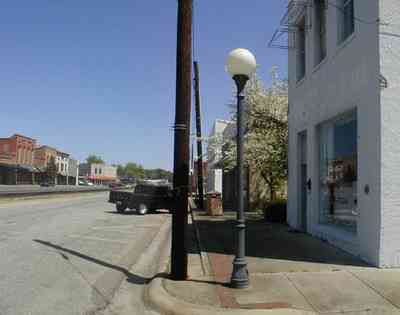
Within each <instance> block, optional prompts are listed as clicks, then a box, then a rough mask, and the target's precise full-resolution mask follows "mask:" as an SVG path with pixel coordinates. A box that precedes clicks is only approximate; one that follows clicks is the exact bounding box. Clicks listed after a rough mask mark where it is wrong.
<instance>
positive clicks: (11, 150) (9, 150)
mask: <svg viewBox="0 0 400 315" xmlns="http://www.w3.org/2000/svg"><path fill="white" fill-rule="evenodd" d="M16 162H17V144H16V139H13V138H1V139H0V163H5V164H16Z"/></svg>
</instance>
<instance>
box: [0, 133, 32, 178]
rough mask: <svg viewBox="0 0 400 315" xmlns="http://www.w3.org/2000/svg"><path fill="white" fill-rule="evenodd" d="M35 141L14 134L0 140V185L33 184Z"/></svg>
mask: <svg viewBox="0 0 400 315" xmlns="http://www.w3.org/2000/svg"><path fill="white" fill-rule="evenodd" d="M35 145H36V140H35V139H32V138H29V137H26V136H23V135H20V134H15V135H13V136H11V137H9V138H0V184H3V185H16V184H33V183H34V182H35V175H34V174H35V173H36V172H37V170H36V169H35V168H34V166H33V151H34V148H35Z"/></svg>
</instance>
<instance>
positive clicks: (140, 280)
mask: <svg viewBox="0 0 400 315" xmlns="http://www.w3.org/2000/svg"><path fill="white" fill-rule="evenodd" d="M33 241H34V242H36V243H39V244H41V245H44V246H47V247H51V248H53V249H55V250H57V251H58V252H59V254H60V255H61V256H62V257H63V258H64V259H65V260H69V257H68V255H66V254H70V255H73V256H76V257H79V258H81V259H84V260H86V261H90V262H92V263H95V264H98V265H100V266H103V267H107V268H110V269H113V270H116V271H119V272H121V273H123V274H124V275H125V276H126V278H127V279H126V281H128V282H130V283H133V284H139V285H146V284H148V283H150V282H151V281H152V280H153V279H155V278H168V277H169V275H168V274H167V273H157V274H156V275H154V276H153V277H149V278H148V277H142V276H139V275H136V274H133V273H131V272H130V271H129V270H128V269H126V268H124V267H121V266H117V265H114V264H111V263H109V262H106V261H104V260H101V259H98V258H94V257H91V256H88V255H85V254H82V253H80V252H77V251H75V250H72V249H69V248H65V247H62V246H59V245H56V244H53V243H51V242H47V241H43V240H39V239H34V240H33Z"/></svg>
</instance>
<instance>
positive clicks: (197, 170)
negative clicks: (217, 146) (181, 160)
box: [192, 160, 207, 193]
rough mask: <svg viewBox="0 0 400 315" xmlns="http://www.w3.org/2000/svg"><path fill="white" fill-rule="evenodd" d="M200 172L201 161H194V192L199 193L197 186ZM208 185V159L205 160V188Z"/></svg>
mask: <svg viewBox="0 0 400 315" xmlns="http://www.w3.org/2000/svg"><path fill="white" fill-rule="evenodd" d="M198 172H199V161H198V160H196V161H194V162H193V176H192V192H193V193H198V188H197V177H198ZM206 187H207V161H206V162H203V189H204V190H205V189H206Z"/></svg>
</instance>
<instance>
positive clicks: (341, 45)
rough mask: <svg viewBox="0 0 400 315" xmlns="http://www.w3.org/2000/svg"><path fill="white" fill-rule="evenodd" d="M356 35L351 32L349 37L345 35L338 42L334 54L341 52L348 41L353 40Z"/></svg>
mask: <svg viewBox="0 0 400 315" xmlns="http://www.w3.org/2000/svg"><path fill="white" fill-rule="evenodd" d="M355 37H356V33H355V32H353V34H351V35H350V36H349V37H347V38H346V39H345V40H344V41H342V42H341V43H339V44H338V47H337V50H336V55H337V54H338V53H339V52H341V51H342V50H343V49H344V48H345V47H346V46H347V45H348V44H349V43H350V42H352V41H353V40H354V38H355Z"/></svg>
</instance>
